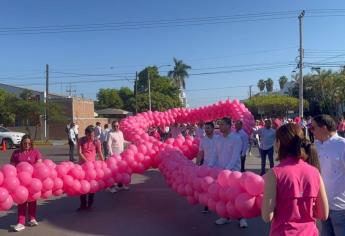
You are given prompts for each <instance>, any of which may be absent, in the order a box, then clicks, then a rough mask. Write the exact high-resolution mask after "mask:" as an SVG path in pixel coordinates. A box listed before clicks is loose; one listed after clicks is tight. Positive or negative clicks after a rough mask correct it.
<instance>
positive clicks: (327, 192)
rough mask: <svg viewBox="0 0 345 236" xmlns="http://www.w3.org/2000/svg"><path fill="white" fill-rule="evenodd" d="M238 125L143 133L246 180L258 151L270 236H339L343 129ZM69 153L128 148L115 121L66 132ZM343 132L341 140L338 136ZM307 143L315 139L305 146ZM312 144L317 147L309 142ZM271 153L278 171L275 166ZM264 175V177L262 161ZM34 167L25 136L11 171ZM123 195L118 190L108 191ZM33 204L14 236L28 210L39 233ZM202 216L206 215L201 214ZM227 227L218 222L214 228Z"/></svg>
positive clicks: (342, 226) (89, 155)
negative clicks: (180, 142)
mask: <svg viewBox="0 0 345 236" xmlns="http://www.w3.org/2000/svg"><path fill="white" fill-rule="evenodd" d="M242 126H243V123H242V122H241V121H240V120H238V121H235V122H232V120H231V119H230V118H227V117H225V118H222V119H221V120H218V121H216V122H206V123H204V122H202V121H200V122H199V123H198V124H196V125H193V124H182V125H179V124H173V125H172V126H171V127H169V128H166V127H164V128H161V127H152V128H150V129H149V130H148V133H149V134H150V135H152V136H154V137H155V138H157V139H159V140H165V139H167V138H170V137H171V138H176V137H178V136H179V135H184V136H188V135H190V136H194V137H196V138H198V139H200V146H199V152H198V155H197V159H196V162H197V164H199V165H207V166H209V167H217V168H221V169H227V170H231V171H241V172H244V171H245V170H246V169H245V163H246V157H247V154H250V153H251V150H252V147H253V146H255V145H256V146H258V149H259V154H260V157H261V175H264V178H265V190H264V197H263V205H262V218H263V220H264V221H266V222H270V221H272V224H271V231H270V235H318V234H319V230H318V229H317V227H316V220H317V219H320V220H322V231H321V235H322V236H326V235H327V236H328V235H335V236H340V235H345V184H344V182H345V138H343V137H342V136H343V135H344V128H345V122H344V121H343V120H341V121H340V122H339V124H338V125H337V124H336V122H335V121H334V120H333V118H332V117H330V116H328V115H319V116H316V117H314V118H310V119H308V120H305V122H304V120H302V119H294V120H277V119H266V120H263V121H259V120H258V121H257V122H256V125H255V127H254V128H253V132H252V134H251V136H250V137H249V136H248V134H247V133H246V132H245V131H244V130H243V127H242ZM66 132H67V134H68V143H69V146H70V151H69V158H70V161H73V162H76V161H77V160H76V159H75V157H74V150H75V146H77V151H78V156H79V163H80V164H82V163H85V162H88V161H94V160H96V157H97V156H98V158H99V159H100V160H104V159H106V158H107V157H108V156H111V155H114V154H120V153H121V152H122V151H123V150H124V148H125V145H126V141H125V140H124V137H123V133H122V132H121V130H120V126H119V122H117V121H113V122H112V123H111V127H109V125H108V124H105V125H104V128H103V129H102V127H101V124H100V123H99V122H97V123H96V126H92V125H90V126H88V127H87V128H86V129H85V136H83V137H82V138H79V137H78V126H77V125H76V124H75V123H73V122H72V123H71V124H69V126H68V129H67V130H66ZM341 132H343V133H341ZM311 137H313V138H311ZM314 138H315V141H314ZM274 153H276V154H277V160H278V161H279V164H278V165H276V166H274V159H273V157H274ZM267 156H268V159H269V163H270V170H269V171H268V172H267V173H266V157H267ZM23 161H26V162H29V163H31V164H35V163H37V162H40V161H41V154H40V152H39V151H38V150H37V149H34V147H33V142H32V139H31V138H30V136H28V135H25V136H24V137H23V139H22V141H21V145H20V148H19V149H18V150H16V151H14V152H13V154H12V157H11V163H12V164H13V165H17V164H18V163H20V162H23ZM124 188H128V186H123V185H122V184H121V183H120V184H119V185H118V186H114V187H112V188H110V189H109V191H111V192H116V191H117V190H118V189H124ZM93 202H94V194H86V195H81V196H80V207H79V208H78V211H82V210H87V209H90V208H91V207H92V205H93ZM36 206H37V203H36V201H33V202H29V203H24V204H20V205H19V206H18V224H17V225H15V226H14V230H15V231H21V230H23V229H25V216H26V211H27V209H28V212H29V222H28V224H29V225H30V226H36V225H38V222H37V220H36ZM203 212H204V213H207V212H208V209H207V207H205V208H204V209H203ZM238 220H239V225H240V227H241V228H246V227H248V223H247V220H246V219H244V218H242V219H238ZM229 222H230V220H229V219H226V218H219V219H218V220H216V222H215V223H216V224H218V225H221V224H226V223H229Z"/></svg>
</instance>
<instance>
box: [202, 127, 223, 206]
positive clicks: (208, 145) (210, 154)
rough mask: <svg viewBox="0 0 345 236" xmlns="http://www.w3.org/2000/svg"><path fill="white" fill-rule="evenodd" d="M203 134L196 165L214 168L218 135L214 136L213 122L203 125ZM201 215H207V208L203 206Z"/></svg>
mask: <svg viewBox="0 0 345 236" xmlns="http://www.w3.org/2000/svg"><path fill="white" fill-rule="evenodd" d="M205 133H206V136H204V137H203V138H202V139H201V141H200V145H199V153H198V158H197V163H198V164H200V165H207V166H209V167H214V166H216V164H217V152H216V139H217V137H218V135H215V134H214V124H213V122H207V123H206V124H205ZM202 213H208V207H207V206H205V208H204V210H203V211H202Z"/></svg>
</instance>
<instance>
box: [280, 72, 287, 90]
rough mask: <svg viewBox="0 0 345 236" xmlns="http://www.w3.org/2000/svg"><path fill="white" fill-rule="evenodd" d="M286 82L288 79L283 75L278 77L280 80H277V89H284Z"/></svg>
mask: <svg viewBox="0 0 345 236" xmlns="http://www.w3.org/2000/svg"><path fill="white" fill-rule="evenodd" d="M287 81H288V78H287V77H286V76H285V75H283V76H280V78H279V87H280V89H283V88H284V86H285V84H286V83H287Z"/></svg>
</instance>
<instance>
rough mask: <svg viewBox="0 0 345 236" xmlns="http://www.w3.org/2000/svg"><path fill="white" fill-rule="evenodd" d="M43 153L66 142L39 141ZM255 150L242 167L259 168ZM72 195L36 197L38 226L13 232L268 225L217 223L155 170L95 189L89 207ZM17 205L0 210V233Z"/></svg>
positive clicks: (182, 230)
mask: <svg viewBox="0 0 345 236" xmlns="http://www.w3.org/2000/svg"><path fill="white" fill-rule="evenodd" d="M39 149H40V150H41V151H42V153H43V155H44V157H46V158H50V159H52V160H54V161H56V162H59V161H63V160H67V159H68V156H67V154H68V147H67V146H53V147H39ZM10 154H11V151H7V152H6V153H1V154H0V157H1V160H0V165H3V164H4V163H8V161H9V158H10ZM256 156H257V151H254V155H253V156H249V157H248V159H247V168H248V169H253V170H255V171H258V169H259V166H260V165H259V164H260V163H259V158H257V157H256ZM78 206H79V199H78V198H77V197H61V198H56V199H51V200H48V201H39V206H38V220H39V226H38V227H34V228H29V227H27V228H26V229H25V230H24V231H22V232H19V233H16V234H18V235H28V236H29V235H49V236H54V235H59V236H60V235H142V236H146V235H150V236H152V235H164V236H167V235H188V236H192V235H198V236H201V235H217V236H218V235H219V236H221V235H243V236H246V235H268V232H269V226H268V225H267V224H265V223H264V222H263V221H262V220H261V219H260V218H254V219H250V220H248V223H249V227H248V228H247V229H240V228H239V226H238V222H236V221H234V222H231V223H230V224H228V225H223V226H217V225H215V224H214V221H215V220H216V219H217V218H218V217H217V216H216V215H215V214H214V213H209V214H201V210H202V208H203V207H202V206H200V205H196V206H191V205H189V204H188V203H187V201H186V199H185V198H183V197H181V196H179V195H178V194H177V193H175V192H173V191H172V190H171V189H170V188H169V187H168V186H167V184H166V183H165V182H164V178H163V177H162V175H161V174H160V172H159V171H157V170H148V171H146V172H145V173H144V174H142V175H134V176H133V179H132V183H131V188H130V190H129V191H121V192H118V193H115V194H111V193H109V192H107V191H103V192H100V193H97V194H96V198H95V204H94V209H93V210H92V211H90V212H82V213H80V212H76V209H77V208H78ZM16 210H17V209H16V207H13V208H12V209H11V211H9V212H6V213H4V212H2V213H0V235H9V234H13V233H9V231H8V229H9V225H11V224H15V223H16V220H17V213H16Z"/></svg>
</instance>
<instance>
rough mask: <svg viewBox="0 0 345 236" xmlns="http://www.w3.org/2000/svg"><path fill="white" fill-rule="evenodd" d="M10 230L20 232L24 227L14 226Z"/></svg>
mask: <svg viewBox="0 0 345 236" xmlns="http://www.w3.org/2000/svg"><path fill="white" fill-rule="evenodd" d="M12 228H13V230H14V231H15V232H20V231H22V230H24V229H25V226H24V225H22V224H16V225H13V226H12Z"/></svg>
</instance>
